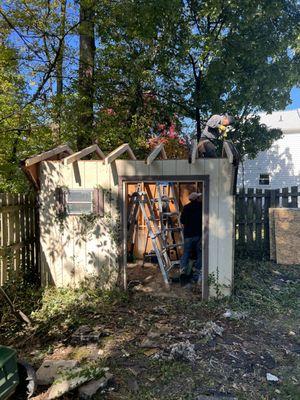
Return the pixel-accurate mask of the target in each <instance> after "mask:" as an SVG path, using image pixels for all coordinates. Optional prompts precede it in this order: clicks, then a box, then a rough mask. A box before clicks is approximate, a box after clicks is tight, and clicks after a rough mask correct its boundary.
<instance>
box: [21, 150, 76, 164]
mask: <svg viewBox="0 0 300 400" xmlns="http://www.w3.org/2000/svg"><path fill="white" fill-rule="evenodd" d="M61 153H67V154H72V153H73V151H72V150H71V149H70V147H69V146H68V145H66V144H63V145H61V146H58V147H55V148H54V149H52V150H48V151H44V153H41V154H38V155H36V156H33V157H29V158H27V159H26V160H24V166H25V167H30V166H31V165H34V164H37V163H39V162H41V161H45V160H48V159H49V158H52V157H55V156H57V155H59V154H61Z"/></svg>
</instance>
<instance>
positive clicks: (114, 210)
mask: <svg viewBox="0 0 300 400" xmlns="http://www.w3.org/2000/svg"><path fill="white" fill-rule="evenodd" d="M231 168H232V166H231V164H229V162H228V160H227V159H198V160H196V162H195V163H194V164H189V163H188V161H187V160H157V161H154V162H153V163H152V164H151V165H149V166H148V165H146V164H145V163H144V162H143V161H132V160H116V161H115V162H113V163H112V164H110V165H104V164H103V163H102V162H101V161H91V160H80V161H78V162H75V163H73V164H70V165H64V164H63V162H61V161H44V162H42V163H41V167H40V183H41V191H40V204H41V208H40V221H41V251H42V280H43V284H47V283H50V282H52V283H54V284H55V285H57V286H66V285H72V286H76V285H78V283H79V282H80V281H81V280H82V279H84V278H85V277H87V276H91V275H95V276H100V277H101V282H102V285H103V287H104V288H109V287H111V286H112V285H113V284H115V283H116V282H117V278H118V272H119V263H118V255H120V253H121V251H122V249H123V248H124V246H122V245H121V246H118V244H117V241H116V238H117V236H118V234H119V233H120V229H121V221H120V209H119V206H120V204H121V203H119V202H118V198H119V196H118V194H119V176H161V177H162V178H163V177H164V176H170V175H172V176H174V175H180V176H187V178H188V176H190V175H208V176H209V187H210V191H209V215H208V218H209V234H208V235H209V238H208V243H209V246H208V247H209V248H208V266H209V274H214V276H215V280H217V279H218V284H219V285H220V288H221V290H222V291H223V292H224V294H229V293H230V289H231V285H232V280H233V244H234V243H233V240H234V223H233V218H234V208H233V206H234V199H233V196H231V195H230V183H231V182H230V179H231ZM98 185H101V187H102V188H103V189H104V190H105V200H104V214H105V215H104V217H103V218H97V220H96V221H94V223H93V224H92V226H88V227H87V226H85V224H84V221H83V218H82V217H79V216H67V217H66V218H65V219H63V220H61V221H59V220H58V218H57V216H56V209H55V198H54V193H55V188H56V187H57V186H65V187H67V188H69V189H76V188H77V189H78V188H82V189H93V188H95V187H97V186H98ZM213 290H214V288H213V287H212V291H213Z"/></svg>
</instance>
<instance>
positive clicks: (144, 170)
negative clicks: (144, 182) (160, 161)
mask: <svg viewBox="0 0 300 400" xmlns="http://www.w3.org/2000/svg"><path fill="white" fill-rule="evenodd" d="M149 171H150V166H149V165H147V164H145V162H144V161H136V162H135V174H136V175H139V176H148V175H149V174H150V172H149Z"/></svg>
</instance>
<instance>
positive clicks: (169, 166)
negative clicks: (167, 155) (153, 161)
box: [163, 160, 177, 175]
mask: <svg viewBox="0 0 300 400" xmlns="http://www.w3.org/2000/svg"><path fill="white" fill-rule="evenodd" d="M176 162H177V161H176V160H165V161H164V162H163V175H176Z"/></svg>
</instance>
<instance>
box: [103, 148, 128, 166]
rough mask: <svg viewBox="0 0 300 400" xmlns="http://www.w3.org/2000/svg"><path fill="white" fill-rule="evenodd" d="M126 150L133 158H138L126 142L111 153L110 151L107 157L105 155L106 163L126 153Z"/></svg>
mask: <svg viewBox="0 0 300 400" xmlns="http://www.w3.org/2000/svg"><path fill="white" fill-rule="evenodd" d="M126 152H127V153H128V154H129V157H130V158H131V159H132V160H136V156H135V155H134V153H133V151H132V150H131V148H130V146H129V144H128V143H124V144H122V145H121V146H119V147H117V148H116V149H115V150H113V151H112V152H111V153H109V154H108V156H107V157H105V159H104V164H110V163H112V162H113V161H115V160H116V159H117V158H118V157H120V156H121V155H122V154H124V153H126Z"/></svg>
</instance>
